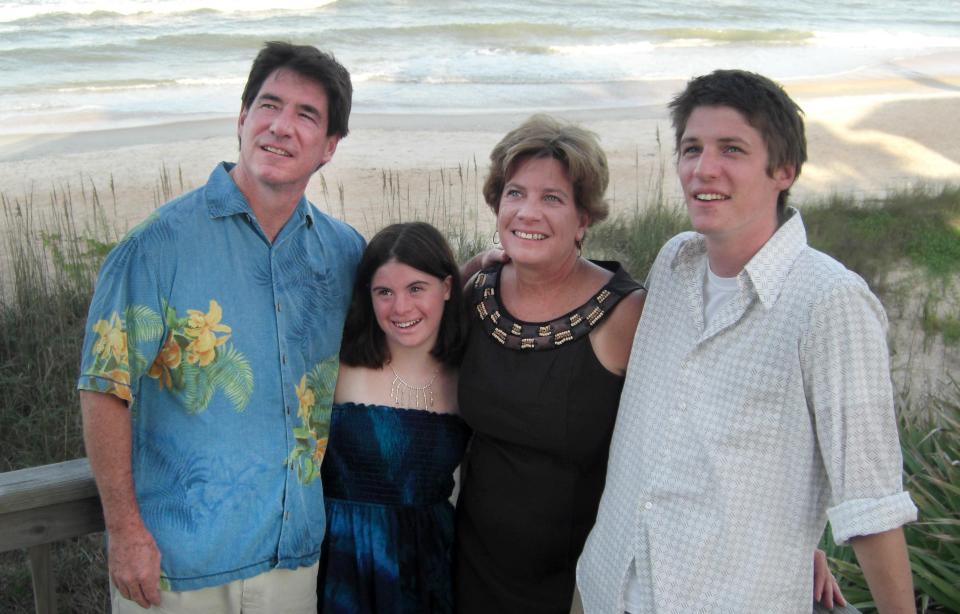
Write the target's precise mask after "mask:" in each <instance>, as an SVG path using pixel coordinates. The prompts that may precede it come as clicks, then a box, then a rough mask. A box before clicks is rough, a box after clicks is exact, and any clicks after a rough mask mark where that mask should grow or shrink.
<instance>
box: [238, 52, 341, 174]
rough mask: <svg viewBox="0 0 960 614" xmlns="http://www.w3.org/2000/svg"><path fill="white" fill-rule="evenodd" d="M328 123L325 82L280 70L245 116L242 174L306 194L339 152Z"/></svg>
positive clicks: (241, 132)
mask: <svg viewBox="0 0 960 614" xmlns="http://www.w3.org/2000/svg"><path fill="white" fill-rule="evenodd" d="M327 121H328V116H327V94H326V92H325V91H324V89H323V87H322V86H321V85H320V84H318V83H316V82H314V81H311V80H310V79H307V78H305V77H303V76H301V75H300V74H298V73H296V72H294V71H291V70H285V69H282V68H280V69H277V70H275V71H274V72H272V73H271V74H270V75H269V76H268V77H267V78H266V79H265V80H264V82H263V85H262V86H261V87H260V91H259V92H258V93H257V97H256V98H254V100H253V103H252V104H251V105H250V108H248V109H246V110H244V111H241V113H240V120H239V123H238V127H237V130H238V132H239V135H240V159H239V161H238V162H237V169H236V170H237V172H238V173H239V174H240V175H241V176H242V177H243V179H244V180H247V181H253V182H256V183H258V184H260V186H261V187H264V188H269V189H284V188H297V189H299V190H300V191H301V192H302V191H303V190H305V189H306V187H307V183H308V182H309V181H310V176H311V175H313V173H314V172H316V170H317V169H318V168H319V167H320V166H321V165H323V164H326V163H327V162H328V161H329V160H330V158H332V157H333V153H334V151H336V149H337V142H338V141H339V139H340V137H338V136H336V135H334V136H327ZM238 183H239V182H238Z"/></svg>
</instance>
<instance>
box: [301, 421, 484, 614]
mask: <svg viewBox="0 0 960 614" xmlns="http://www.w3.org/2000/svg"><path fill="white" fill-rule="evenodd" d="M469 435H470V431H469V429H468V428H467V426H466V425H465V423H464V422H463V420H461V419H460V418H459V417H458V416H455V415H451V414H437V413H433V412H429V411H421V410H415V409H400V408H396V407H386V406H382V405H363V404H356V403H344V404H338V405H334V407H333V416H332V419H331V423H330V445H329V447H328V449H327V453H326V456H325V457H324V459H323V466H322V469H321V471H322V479H323V490H324V501H325V505H326V512H327V533H326V537H325V539H324V541H323V546H322V550H321V555H320V576H319V579H318V583H317V610H318V611H319V612H324V613H330V612H337V613H339V612H344V613H347V612H349V613H351V614H353V613H363V612H370V613H374V612H375V613H378V614H380V613H384V614H389V613H397V614H400V613H418V614H419V613H421V612H441V613H442V612H452V611H453V581H452V571H453V535H454V526H453V518H454V512H453V506H451V505H450V502H449V498H450V495H451V493H452V492H453V471H454V469H456V467H457V465H458V464H459V463H460V459H461V458H462V457H463V453H464V449H465V448H466V445H467V440H468V439H469Z"/></svg>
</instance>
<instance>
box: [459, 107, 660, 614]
mask: <svg viewBox="0 0 960 614" xmlns="http://www.w3.org/2000/svg"><path fill="white" fill-rule="evenodd" d="M490 160H491V168H490V175H489V177H488V178H487V180H486V183H485V185H484V197H485V198H486V201H487V204H488V205H490V207H491V208H492V209H493V211H494V212H495V213H496V215H497V233H498V234H499V236H500V240H501V242H502V244H503V249H504V251H505V252H506V254H507V255H508V256H509V258H510V261H509V263H507V264H506V265H502V266H496V267H494V268H491V269H486V270H484V271H481V272H480V273H478V274H477V275H476V276H475V277H474V278H473V280H472V283H471V284H469V285H468V290H467V292H468V316H469V318H470V324H471V326H470V336H469V344H468V349H467V353H466V355H465V357H464V362H463V365H462V367H461V374H462V375H461V378H460V392H459V397H460V409H461V413H462V415H463V417H464V419H465V420H466V421H467V423H468V424H469V425H470V426H471V427H472V428H473V429H474V436H473V440H472V443H471V444H470V449H469V451H468V452H467V456H466V458H465V459H464V464H463V468H462V482H463V487H462V490H461V493H460V498H459V501H458V505H457V548H458V551H457V567H456V582H457V608H458V611H460V612H504V613H506V612H524V613H531V612H568V611H569V609H570V604H571V601H572V598H573V590H574V567H575V564H576V561H577V557H578V556H579V555H580V551H581V549H582V548H583V543H584V540H585V539H586V537H587V533H588V532H589V531H590V527H591V526H592V525H593V522H594V520H595V518H596V513H597V505H598V504H599V501H600V494H601V492H602V490H603V481H604V475H605V473H606V463H607V448H608V446H609V443H610V435H611V433H612V430H613V424H614V419H615V417H616V412H617V406H618V403H619V398H620V390H621V388H622V386H623V375H624V372H625V370H626V365H627V358H628V357H629V354H630V346H631V342H632V340H633V333H634V330H635V329H636V326H637V321H638V319H639V317H640V311H641V309H642V307H643V300H644V296H645V294H644V291H643V289H642V288H641V286H640V285H639V284H638V283H637V282H635V281H634V280H632V279H631V278H630V276H629V275H627V273H626V272H625V271H624V270H623V268H622V267H621V266H620V265H619V264H617V263H615V262H592V261H589V260H586V259H584V258H582V257H581V256H580V247H581V245H582V243H583V240H584V237H585V235H586V231H587V228H588V227H589V226H590V225H591V224H593V223H596V222H599V221H601V220H603V219H604V218H606V216H607V213H608V207H607V204H606V202H605V201H604V199H603V195H604V192H605V191H606V188H607V183H608V178H609V173H608V170H607V162H606V157H605V156H604V154H603V151H602V150H601V149H600V146H599V143H598V142H597V140H596V137H595V136H594V135H593V134H591V133H590V132H587V131H585V130H582V129H580V128H577V127H574V126H569V125H565V124H561V123H559V122H557V121H556V120H553V119H551V118H549V117H546V116H542V115H541V116H534V117H532V118H530V119H529V120H528V121H527V122H525V123H524V124H523V125H521V126H520V127H519V128H517V129H516V130H513V131H512V132H510V133H509V134H507V135H506V136H505V137H504V139H503V140H502V141H501V142H500V143H499V144H498V145H497V146H496V147H495V148H494V150H493V153H491V155H490Z"/></svg>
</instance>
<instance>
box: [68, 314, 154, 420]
mask: <svg viewBox="0 0 960 614" xmlns="http://www.w3.org/2000/svg"><path fill="white" fill-rule="evenodd" d="M90 330H91V331H92V332H93V333H96V335H97V337H96V339H95V340H94V342H93V346H92V347H91V349H90V353H91V354H92V355H93V363H92V364H91V365H90V366H89V367H88V368H87V371H86V374H87V375H88V376H90V378H91V385H90V390H99V391H101V392H105V393H108V394H112V395H114V396H116V397H118V398H120V399H123V400H124V401H127V402H128V403H131V404H132V403H133V395H132V393H131V391H130V383H131V381H132V379H134V378H137V377H139V376H140V374H142V373H143V370H144V369H145V368H146V365H147V359H146V358H145V357H144V356H143V354H142V353H141V351H140V349H141V348H140V347H138V346H140V345H141V344H144V343H147V342H151V341H156V340H157V339H158V338H159V337H160V335H162V334H163V322H162V320H161V319H160V315H159V314H158V313H157V312H155V311H153V310H152V309H150V308H149V307H145V306H143V305H128V306H127V308H126V309H124V311H123V315H122V316H121V315H120V313H119V312H117V311H114V312H113V313H112V314H110V317H109V319H106V320H97V321H96V322H95V323H94V324H93V325H92V326H91V327H90ZM131 374H133V375H131ZM97 378H99V383H97V381H96V380H97Z"/></svg>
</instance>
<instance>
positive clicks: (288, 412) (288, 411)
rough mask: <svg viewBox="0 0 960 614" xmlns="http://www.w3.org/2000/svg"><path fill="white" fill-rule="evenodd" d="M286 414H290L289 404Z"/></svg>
mask: <svg viewBox="0 0 960 614" xmlns="http://www.w3.org/2000/svg"><path fill="white" fill-rule="evenodd" d="M287 415H288V416H289V415H290V406H289V405H287Z"/></svg>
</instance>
